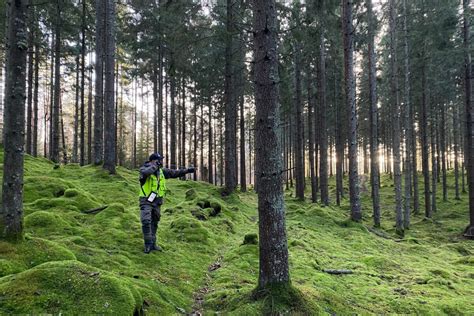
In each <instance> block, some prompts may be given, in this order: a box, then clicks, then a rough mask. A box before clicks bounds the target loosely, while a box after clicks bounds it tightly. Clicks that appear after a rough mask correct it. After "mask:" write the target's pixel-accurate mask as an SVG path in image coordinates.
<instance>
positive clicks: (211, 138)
mask: <svg viewBox="0 0 474 316" xmlns="http://www.w3.org/2000/svg"><path fill="white" fill-rule="evenodd" d="M208 113H209V114H208V115H209V116H208V124H209V127H208V133H209V136H208V137H209V146H208V147H209V151H208V156H207V157H208V159H207V161H208V164H209V170H208V171H209V175H208V181H209V183H211V184H212V183H214V184H217V183H216V181H214V174H213V171H214V170H213V169H214V166H215V165H216V164H213V158H214V152H213V144H214V136H213V134H212V101H211V100H209V112H208Z"/></svg>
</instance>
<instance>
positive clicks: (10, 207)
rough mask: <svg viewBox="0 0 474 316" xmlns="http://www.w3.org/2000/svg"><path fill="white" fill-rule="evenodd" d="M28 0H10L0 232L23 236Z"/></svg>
mask: <svg viewBox="0 0 474 316" xmlns="http://www.w3.org/2000/svg"><path fill="white" fill-rule="evenodd" d="M27 3H28V1H27V0H16V1H13V0H9V1H8V5H7V8H8V27H7V46H6V47H7V51H6V74H5V77H6V81H5V82H6V86H5V100H6V101H7V102H5V109H4V112H3V122H4V124H5V125H4V130H3V144H4V146H5V149H4V161H3V188H2V205H1V217H0V233H1V235H2V237H3V238H5V239H7V240H12V241H20V240H22V239H23V159H24V148H23V147H24V145H25V138H24V132H25V92H26V91H25V89H26V86H25V83H26V78H25V73H26V55H27V46H25V44H24V43H26V41H27V38H26V35H27V34H28V32H27V29H26V28H27V25H26V16H27Z"/></svg>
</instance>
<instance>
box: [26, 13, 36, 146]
mask: <svg viewBox="0 0 474 316" xmlns="http://www.w3.org/2000/svg"><path fill="white" fill-rule="evenodd" d="M33 19H34V17H33V10H30V11H29V14H28V24H29V30H28V96H27V110H26V153H27V154H29V155H31V149H32V148H31V147H32V146H31V141H32V134H33V72H34V70H33V67H34V61H33V55H34V52H33V46H34V43H33V42H34V40H35V38H34V30H33V29H34V27H35V26H34V20H33Z"/></svg>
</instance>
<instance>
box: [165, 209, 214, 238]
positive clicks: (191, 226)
mask: <svg viewBox="0 0 474 316" xmlns="http://www.w3.org/2000/svg"><path fill="white" fill-rule="evenodd" d="M170 228H171V230H172V231H173V232H174V233H175V234H176V235H177V237H178V239H180V240H185V241H189V242H199V243H204V244H205V243H207V241H208V238H209V231H208V230H207V229H206V228H204V226H203V225H202V224H201V223H200V222H199V221H198V220H196V219H194V218H190V217H185V216H179V217H178V218H177V219H175V220H173V221H172V222H171V224H170Z"/></svg>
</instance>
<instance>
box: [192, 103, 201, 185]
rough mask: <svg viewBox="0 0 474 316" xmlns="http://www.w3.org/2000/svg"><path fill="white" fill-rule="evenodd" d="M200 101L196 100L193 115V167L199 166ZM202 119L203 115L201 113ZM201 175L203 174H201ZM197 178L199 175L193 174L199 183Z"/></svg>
mask: <svg viewBox="0 0 474 316" xmlns="http://www.w3.org/2000/svg"><path fill="white" fill-rule="evenodd" d="M201 101H202V100H201V99H199V103H201V104H202V102H201ZM197 114H198V101H197V100H196V101H195V102H194V115H193V121H192V122H193V166H194V167H196V166H197V150H198V133H197V118H198V115H197ZM201 119H202V113H201ZM200 174H201V173H200ZM197 176H198V173H197V172H194V174H193V180H194V181H197V179H198V178H197Z"/></svg>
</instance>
